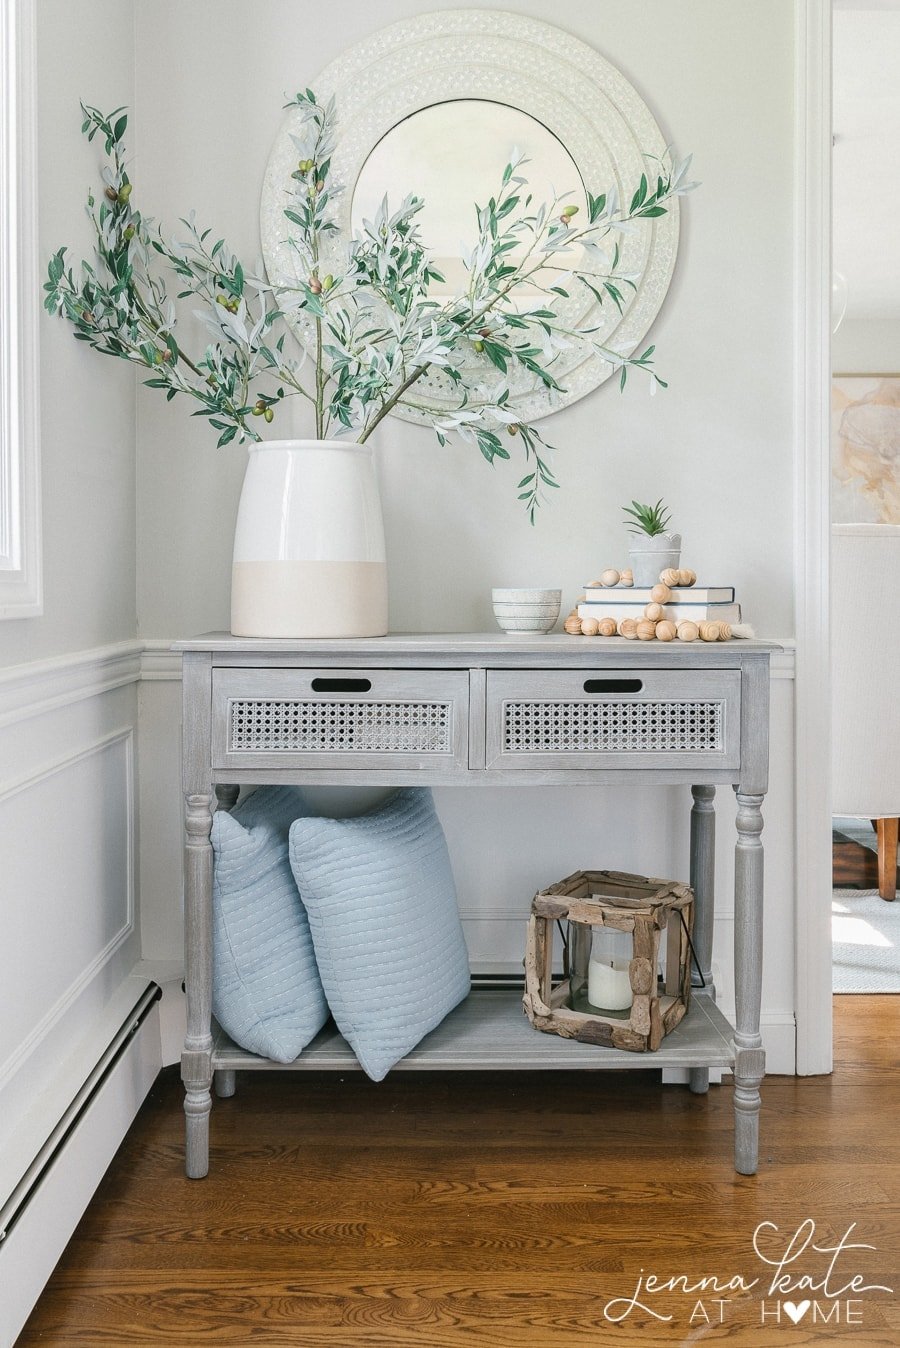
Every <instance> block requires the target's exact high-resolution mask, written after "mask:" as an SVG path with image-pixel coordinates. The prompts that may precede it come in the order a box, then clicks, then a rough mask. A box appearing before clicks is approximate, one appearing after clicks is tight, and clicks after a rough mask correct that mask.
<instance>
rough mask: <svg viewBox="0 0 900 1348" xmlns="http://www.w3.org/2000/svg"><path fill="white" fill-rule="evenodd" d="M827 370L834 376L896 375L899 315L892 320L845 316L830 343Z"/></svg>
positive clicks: (898, 369)
mask: <svg viewBox="0 0 900 1348" xmlns="http://www.w3.org/2000/svg"><path fill="white" fill-rule="evenodd" d="M831 367H832V369H833V370H834V372H835V374H898V373H900V313H897V314H896V315H894V317H892V318H873V317H868V318H867V317H859V318H854V317H852V316H851V315H850V314H848V315H847V317H846V318H845V319H844V322H843V323H842V324H841V326H840V327H839V328H838V330H837V332H836V333H835V334H834V339H833V341H832V343H831Z"/></svg>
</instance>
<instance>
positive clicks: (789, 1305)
mask: <svg viewBox="0 0 900 1348" xmlns="http://www.w3.org/2000/svg"><path fill="white" fill-rule="evenodd" d="M811 1304H812V1303H811V1302H809V1301H801V1302H800V1305H799V1306H795V1305H794V1303H793V1301H784V1302H782V1305H783V1306H784V1313H785V1315H789V1316H790V1317H791V1319H792V1320H793V1322H794V1324H795V1325H799V1323H800V1321H801V1320H802V1319H803V1317H804V1315H805V1314H806V1312H807V1311H808V1310H809V1308H810V1305H811Z"/></svg>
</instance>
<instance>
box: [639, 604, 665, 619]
mask: <svg viewBox="0 0 900 1348" xmlns="http://www.w3.org/2000/svg"><path fill="white" fill-rule="evenodd" d="M665 616H666V611H665V609H664V608H663V606H662V604H647V605H646V606H645V608H644V617H645V618H649V619H650V621H651V622H654V623H658V622H659V620H660V618H664V617H665Z"/></svg>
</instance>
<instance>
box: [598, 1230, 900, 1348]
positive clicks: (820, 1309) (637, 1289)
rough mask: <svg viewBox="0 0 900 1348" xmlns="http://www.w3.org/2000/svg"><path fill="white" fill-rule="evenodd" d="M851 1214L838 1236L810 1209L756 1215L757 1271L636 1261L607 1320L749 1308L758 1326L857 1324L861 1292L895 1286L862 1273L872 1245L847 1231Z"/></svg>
mask: <svg viewBox="0 0 900 1348" xmlns="http://www.w3.org/2000/svg"><path fill="white" fill-rule="evenodd" d="M855 1231H856V1223H855V1222H853V1223H851V1225H850V1226H849V1227H848V1228H847V1230H846V1231H845V1232H844V1234H843V1235H842V1236H840V1237H838V1238H835V1237H833V1236H830V1235H826V1234H824V1233H820V1232H819V1231H818V1230H817V1228H816V1223H815V1222H814V1221H813V1219H812V1218H811V1217H807V1218H806V1220H805V1221H803V1222H801V1223H800V1225H799V1226H798V1227H797V1228H796V1230H792V1231H789V1230H781V1229H779V1227H778V1226H777V1225H776V1224H775V1223H774V1222H760V1223H759V1225H758V1226H757V1228H756V1230H755V1231H754V1232H753V1236H752V1242H751V1243H752V1249H753V1254H754V1256H755V1258H756V1261H757V1267H758V1268H759V1272H758V1273H757V1274H756V1276H753V1275H752V1274H751V1275H750V1276H746V1277H745V1276H744V1275H743V1274H728V1273H725V1274H722V1273H715V1274H711V1275H709V1276H704V1277H694V1276H689V1275H686V1274H672V1275H668V1276H660V1275H658V1274H656V1273H654V1272H651V1271H649V1270H646V1269H641V1270H640V1272H639V1274H638V1278H637V1281H636V1283H635V1286H634V1290H633V1291H632V1292H631V1294H630V1296H619V1297H612V1298H611V1299H610V1300H609V1301H607V1302H606V1304H605V1306H604V1307H603V1315H604V1318H605V1319H606V1320H607V1321H609V1323H610V1324H622V1323H623V1321H626V1320H632V1321H634V1322H639V1321H644V1322H648V1321H649V1322H652V1323H658V1322H663V1323H666V1324H678V1323H680V1324H682V1325H689V1326H690V1325H692V1326H695V1327H697V1328H699V1327H700V1326H702V1325H712V1324H727V1323H729V1322H730V1323H737V1322H738V1321H742V1322H743V1323H745V1324H746V1323H747V1320H748V1312H749V1313H750V1317H751V1319H752V1320H753V1322H754V1323H756V1324H757V1325H762V1326H772V1327H774V1326H778V1325H786V1326H788V1328H790V1326H791V1325H799V1324H801V1322H804V1321H805V1322H807V1323H808V1324H816V1325H830V1326H838V1325H848V1326H850V1325H862V1324H864V1323H865V1319H864V1316H865V1306H866V1297H867V1296H868V1295H869V1294H871V1293H878V1292H886V1293H892V1292H893V1288H892V1287H887V1286H885V1285H884V1283H879V1282H870V1281H869V1280H868V1277H867V1275H866V1273H865V1266H866V1263H867V1262H871V1261H870V1258H869V1256H868V1253H867V1252H869V1251H872V1250H875V1249H876V1248H877V1247H876V1246H875V1245H870V1244H868V1243H866V1242H865V1241H859V1240H854V1239H852V1237H853V1234H854V1232H855Z"/></svg>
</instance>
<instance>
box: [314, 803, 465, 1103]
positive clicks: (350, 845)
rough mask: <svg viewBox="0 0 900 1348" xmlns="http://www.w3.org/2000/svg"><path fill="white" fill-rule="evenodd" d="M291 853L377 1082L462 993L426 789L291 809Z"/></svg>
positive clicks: (457, 934)
mask: <svg viewBox="0 0 900 1348" xmlns="http://www.w3.org/2000/svg"><path fill="white" fill-rule="evenodd" d="M290 858H291V867H292V869H293V872H294V878H295V879H296V881H297V887H298V888H299V890H300V893H301V894H302V895H303V902H304V904H305V906H306V911H307V913H308V914H309V926H310V931H311V932H312V939H313V944H314V946H315V948H316V960H317V961H318V965H319V974H320V975H321V978H322V984H323V986H324V988H325V995H326V997H327V998H328V1005H329V1006H330V1007H331V1012H332V1015H333V1016H334V1019H335V1021H336V1023H337V1027H338V1029H339V1030H340V1032H341V1034H342V1035H343V1036H344V1038H345V1039H347V1040H348V1041H349V1042H350V1044H351V1045H352V1047H353V1051H354V1052H355V1054H356V1056H357V1058H358V1059H359V1063H360V1066H361V1067H362V1068H363V1070H364V1071H365V1072H366V1073H367V1074H368V1075H369V1076H370V1077H371V1078H372V1080H373V1081H381V1079H382V1078H383V1077H384V1076H386V1075H387V1073H388V1072H389V1071H390V1069H391V1068H392V1067H393V1066H394V1064H395V1063H397V1062H399V1061H400V1059H401V1058H403V1057H405V1056H406V1054H407V1053H409V1051H410V1050H411V1049H413V1048H415V1046H416V1044H418V1042H419V1040H420V1039H422V1038H423V1037H424V1036H425V1035H426V1034H428V1032H429V1030H433V1029H434V1028H435V1026H436V1025H439V1024H440V1023H441V1021H442V1020H443V1019H444V1017H445V1016H446V1015H447V1014H448V1012H450V1011H452V1010H453V1008H454V1006H456V1005H457V1004H458V1003H459V1002H461V1001H462V1000H463V998H464V997H465V996H466V994H467V993H468V991H469V957H468V954H467V951H466V943H465V939H464V938H463V933H462V926H461V924H460V920H459V912H458V910H457V906H456V887H455V885H454V883H453V872H452V871H451V869H450V858H449V856H448V855H447V844H446V842H445V841H444V833H443V830H442V828H441V825H440V821H439V820H438V817H437V815H436V814H435V812H434V805H433V804H432V800H431V792H430V791H429V790H427V789H424V788H421V787H419V788H416V789H414V790H404V791H400V792H398V793H397V795H395V796H393V797H392V798H391V799H390V800H389V801H388V802H387V803H386V804H385V805H383V806H381V808H380V809H378V810H374V811H373V812H372V813H370V814H364V815H359V816H358V817H357V818H355V819H298V820H297V821H296V822H295V823H294V824H292V825H291V834H290Z"/></svg>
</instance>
